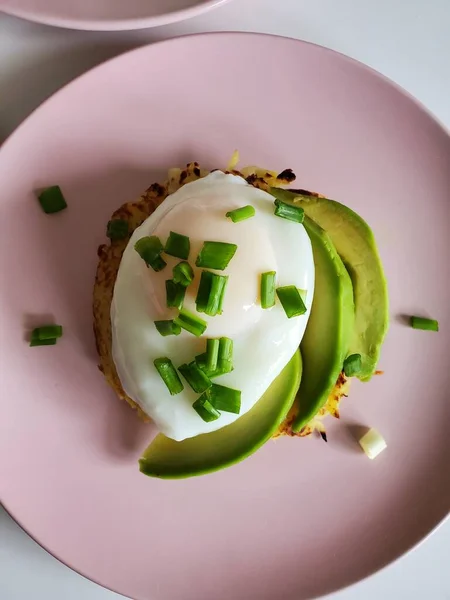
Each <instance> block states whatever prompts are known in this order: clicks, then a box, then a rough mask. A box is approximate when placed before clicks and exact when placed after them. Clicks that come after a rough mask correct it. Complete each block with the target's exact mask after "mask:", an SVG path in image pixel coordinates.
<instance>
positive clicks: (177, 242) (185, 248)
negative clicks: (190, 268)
mask: <svg viewBox="0 0 450 600" xmlns="http://www.w3.org/2000/svg"><path fill="white" fill-rule="evenodd" d="M190 249H191V242H190V241H189V238H188V237H187V236H186V235H182V234H181V233H175V231H171V232H170V233H169V237H168V238H167V242H166V246H165V248H164V252H165V253H166V254H170V256H176V257H177V258H183V259H185V260H187V259H188V258H189V252H190Z"/></svg>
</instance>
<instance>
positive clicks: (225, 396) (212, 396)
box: [200, 383, 241, 415]
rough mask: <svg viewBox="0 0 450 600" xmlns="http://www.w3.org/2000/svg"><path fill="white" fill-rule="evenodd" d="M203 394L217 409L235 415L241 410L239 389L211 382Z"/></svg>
mask: <svg viewBox="0 0 450 600" xmlns="http://www.w3.org/2000/svg"><path fill="white" fill-rule="evenodd" d="M203 395H204V396H206V397H207V398H208V400H209V401H210V402H211V404H212V405H213V406H214V408H216V409H217V410H223V411H225V412H230V413H234V414H236V415H238V414H239V413H240V412H241V392H240V391H239V390H234V389H233V388H229V387H226V386H224V385H217V383H213V384H212V385H211V387H210V388H209V389H208V390H207V391H206V392H205V393H204V394H203ZM201 397H202V396H200V398H201Z"/></svg>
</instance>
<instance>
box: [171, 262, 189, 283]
mask: <svg viewBox="0 0 450 600" xmlns="http://www.w3.org/2000/svg"><path fill="white" fill-rule="evenodd" d="M173 280H174V281H175V283H180V284H181V285H184V287H188V285H191V283H192V281H193V280H194V269H193V268H192V267H191V265H190V264H189V263H188V262H186V261H182V262H180V263H178V264H177V265H175V266H174V268H173Z"/></svg>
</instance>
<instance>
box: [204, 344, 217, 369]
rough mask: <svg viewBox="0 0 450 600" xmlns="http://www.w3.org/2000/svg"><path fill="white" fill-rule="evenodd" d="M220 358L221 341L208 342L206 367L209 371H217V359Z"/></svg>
mask: <svg viewBox="0 0 450 600" xmlns="http://www.w3.org/2000/svg"><path fill="white" fill-rule="evenodd" d="M218 357H219V340H217V339H216V340H213V339H209V340H206V367H207V369H208V371H215V370H216V369H217V359H218Z"/></svg>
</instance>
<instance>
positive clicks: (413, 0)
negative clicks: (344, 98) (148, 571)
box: [0, 0, 450, 600]
mask: <svg viewBox="0 0 450 600" xmlns="http://www.w3.org/2000/svg"><path fill="white" fill-rule="evenodd" d="M216 30H242V31H261V32H266V33H273V34H279V35H285V36H290V37H295V38H300V39H304V40H308V41H312V42H315V43H318V44H322V45H324V46H328V47H329V48H333V49H335V50H338V51H340V52H343V53H345V54H348V55H349V56H352V57H354V58H356V59H358V60H360V61H362V62H364V63H366V64H368V65H370V66H371V67H373V68H375V69H377V70H378V71H381V72H382V73H384V74H385V75H387V76H388V77H390V78H391V79H393V80H395V81H396V82H397V83H399V84H400V85H402V86H403V87H405V88H406V89H407V90H408V91H409V92H411V93H412V94H413V95H414V96H416V97H417V98H418V99H419V100H421V101H422V102H423V103H424V104H425V105H426V106H427V107H428V108H429V109H430V110H431V111H432V112H433V113H434V114H435V115H436V116H437V117H438V118H439V119H440V120H441V121H442V122H443V123H444V124H445V125H446V126H447V127H450V100H449V99H450V0H275V1H274V0H233V1H232V2H231V3H229V4H228V5H225V6H223V7H221V8H220V9H217V10H215V11H212V12H210V13H208V14H206V15H204V16H201V17H199V18H196V19H192V20H190V21H186V22H184V23H180V24H175V25H170V26H167V27H161V28H157V29H150V30H142V31H135V32H116V33H95V32H77V31H67V30H62V29H52V28H49V27H45V26H41V25H34V24H32V23H26V22H24V21H20V20H18V19H14V18H10V17H7V16H2V15H0V141H1V140H3V139H5V138H6V137H7V135H9V133H11V132H12V131H13V129H14V128H15V127H16V126H17V125H18V124H19V123H20V122H21V121H22V120H23V119H24V118H25V117H26V116H27V115H28V114H29V113H30V112H31V111H32V110H33V109H34V108H35V107H37V106H38V105H39V104H40V102H41V101H42V100H44V99H45V98H47V97H48V96H49V95H51V94H52V93H53V92H54V91H55V90H57V89H58V88H60V87H61V86H62V85H64V84H65V83H67V82H68V81H70V80H71V79H73V78H74V77H75V76H77V75H79V74H81V73H82V72H83V71H85V70H86V69H89V68H90V67H92V66H94V65H96V64H98V63H100V62H102V61H104V60H105V59H107V58H110V57H112V56H115V55H116V54H119V53H121V52H123V51H125V50H128V49H130V48H133V47H136V46H139V45H142V44H146V43H149V42H153V41H156V40H161V39H164V38H168V37H174V36H177V35H180V34H185V33H192V32H199V31H216ZM443 476H448V473H447V474H443ZM449 566H450V521H447V523H446V524H444V525H443V526H442V527H441V528H440V529H439V530H438V531H437V532H436V533H434V534H433V536H432V537H431V538H429V539H428V540H426V541H425V543H423V544H422V545H421V546H420V547H419V548H417V549H415V550H414V551H413V552H411V553H410V554H409V555H407V556H406V557H404V558H402V559H401V560H400V561H397V562H396V563H395V564H393V565H391V566H390V567H388V568H386V569H384V570H383V571H382V572H380V573H378V574H376V575H374V576H373V577H371V578H369V579H368V580H366V581H364V582H361V583H359V584H357V585H355V586H353V587H351V588H348V589H346V590H343V591H341V592H338V593H336V594H333V595H332V596H329V597H328V600H357V599H358V600H360V599H364V600H380V599H381V598H383V599H384V600H391V599H392V600H403V599H405V600H422V599H423V598H425V597H430V598H433V600H450V568H449ZM119 598H122V596H118V595H117V594H114V593H112V592H109V591H107V590H105V589H103V588H101V587H99V586H97V585H96V584H94V583H91V582H90V581H88V580H86V579H84V578H83V577H81V576H79V575H77V574H76V573H74V572H73V571H71V570H70V569H68V568H67V567H65V566H64V565H62V564H61V563H59V562H58V561H57V560H55V559H54V558H53V557H51V556H50V555H49V554H47V553H46V552H45V551H44V550H42V549H41V548H40V547H39V546H38V545H37V544H36V543H35V542H34V541H32V540H31V539H30V538H29V537H28V536H27V535H26V534H25V533H24V532H23V531H22V530H21V529H20V528H19V527H18V526H17V525H16V524H15V523H14V522H13V521H12V520H11V519H10V518H9V516H7V514H6V513H5V512H4V511H3V510H2V509H1V508H0V599H1V600H44V599H45V600H80V599H82V600H114V599H119ZM167 600H170V599H167ZM211 600H213V599H211ZM274 600H278V599H274Z"/></svg>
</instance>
